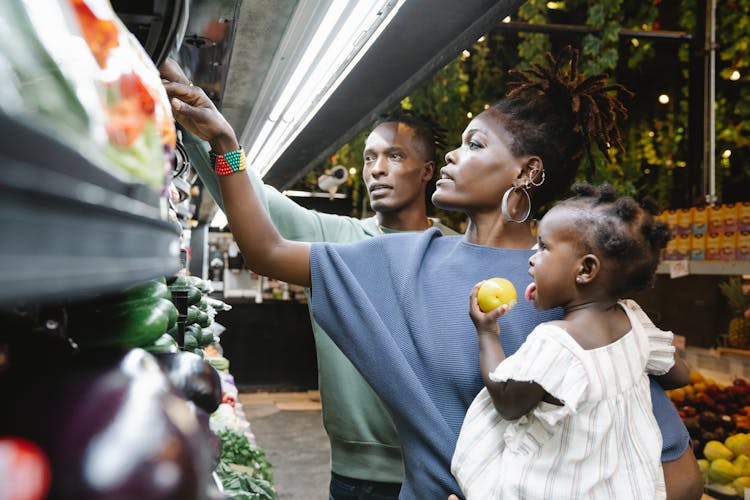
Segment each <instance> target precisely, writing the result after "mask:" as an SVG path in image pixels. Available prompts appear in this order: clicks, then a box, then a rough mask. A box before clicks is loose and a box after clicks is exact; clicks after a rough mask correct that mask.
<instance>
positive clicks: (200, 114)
mask: <svg viewBox="0 0 750 500" xmlns="http://www.w3.org/2000/svg"><path fill="white" fill-rule="evenodd" d="M159 73H160V74H161V77H162V83H163V84H164V89H165V90H166V91H167V96H169V102H170V104H171V105H172V113H173V114H174V117H175V120H177V122H178V123H179V124H180V125H182V126H183V127H185V128H186V129H187V130H189V131H190V132H192V133H194V134H195V135H197V136H198V137H200V138H201V139H203V140H204V141H207V142H208V143H209V144H210V145H211V149H212V150H213V151H214V152H215V153H227V152H229V151H235V150H237V149H239V143H238V142H237V137H236V135H235V133H234V130H233V129H232V126H231V125H230V124H229V122H227V120H226V119H225V118H224V116H223V115H222V114H221V113H220V112H219V110H218V109H216V106H215V105H214V103H213V102H212V101H211V99H210V98H209V97H208V96H207V95H206V93H205V92H204V91H203V89H201V88H200V87H195V86H193V85H192V84H191V83H190V81H189V80H188V79H187V77H186V76H185V74H184V73H183V72H182V70H181V69H180V67H179V66H178V65H177V63H176V62H175V61H173V60H171V59H167V60H166V62H164V64H162V66H161V67H160V68H159Z"/></svg>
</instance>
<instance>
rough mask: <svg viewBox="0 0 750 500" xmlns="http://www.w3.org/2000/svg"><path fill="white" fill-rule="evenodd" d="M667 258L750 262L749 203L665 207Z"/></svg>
mask: <svg viewBox="0 0 750 500" xmlns="http://www.w3.org/2000/svg"><path fill="white" fill-rule="evenodd" d="M659 218H660V219H661V220H662V221H664V222H666V223H667V224H669V227H670V229H671V231H672V239H671V240H670V241H669V243H668V244H667V248H666V249H665V251H664V260H683V259H690V260H707V261H735V260H740V261H750V202H741V203H726V204H723V205H715V206H700V207H690V208H681V209H676V210H666V211H664V212H662V213H661V214H660V215H659Z"/></svg>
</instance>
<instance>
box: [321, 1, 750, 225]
mask: <svg viewBox="0 0 750 500" xmlns="http://www.w3.org/2000/svg"><path fill="white" fill-rule="evenodd" d="M555 3H556V4H557V7H559V8H558V9H556V10H552V9H550V8H549V7H548V2H547V1H546V0H528V1H526V2H524V3H523V4H522V5H521V6H520V8H519V10H518V12H517V13H516V14H515V15H514V16H513V20H514V21H519V22H525V23H530V24H536V25H539V24H568V25H579V26H588V27H591V28H595V31H593V32H590V33H583V32H582V33H579V34H570V33H563V34H560V33H553V34H543V33H531V32H515V31H512V30H508V29H497V30H493V31H491V32H489V33H488V34H486V35H485V36H483V37H482V38H480V39H479V40H478V41H477V42H475V43H474V44H472V45H471V46H470V47H467V48H466V50H465V51H464V53H463V54H460V55H458V56H457V57H456V59H454V60H453V61H451V62H450V63H449V64H447V65H446V66H445V67H444V68H442V69H441V70H439V71H438V72H437V73H435V74H434V75H433V76H432V77H431V78H430V79H428V80H427V81H426V82H425V83H424V84H423V85H422V86H421V87H419V88H417V89H415V90H414V91H412V92H411V93H410V95H409V96H408V97H406V98H405V99H404V100H403V101H402V105H403V106H404V107H411V108H413V109H414V110H416V111H418V112H420V113H425V114H430V115H432V116H433V117H435V118H436V119H437V121H438V122H439V123H440V124H441V125H442V126H443V127H444V128H445V129H446V131H447V138H448V147H447V148H446V151H439V156H438V157H439V158H442V157H443V156H444V155H445V153H446V152H447V150H450V149H452V148H454V147H456V146H457V145H458V144H459V140H460V136H461V132H462V131H463V129H464V127H465V126H466V124H467V123H468V122H469V120H470V117H472V116H476V114H478V113H480V112H481V111H482V110H483V109H485V106H486V105H488V104H491V103H493V102H495V101H497V100H498V99H500V98H502V97H503V95H505V92H506V75H507V71H508V70H509V69H511V68H517V69H526V68H528V67H529V66H530V65H531V64H533V63H539V62H541V61H542V59H543V57H544V54H545V53H546V52H547V51H550V50H551V51H553V52H555V51H558V50H559V49H560V48H561V47H563V46H564V45H566V44H568V43H571V44H573V46H575V47H578V48H579V49H581V51H582V53H583V56H584V59H588V63H587V64H586V65H585V66H584V73H585V74H586V75H587V76H590V75H592V74H595V73H599V72H607V73H609V74H610V75H611V76H612V80H613V81H616V82H618V83H622V84H624V85H625V86H626V87H629V88H631V89H633V90H635V91H636V96H635V98H633V99H631V100H630V101H629V102H626V106H627V107H628V108H629V110H630V119H629V120H628V121H626V122H623V123H622V131H623V136H624V138H625V141H624V142H625V147H626V150H625V151H624V152H621V153H617V152H614V151H613V152H611V153H610V155H609V158H604V157H603V156H601V155H599V156H596V157H595V158H594V161H595V162H596V163H597V164H596V169H595V171H596V176H595V178H594V179H591V180H592V181H594V182H602V181H607V182H611V183H612V184H614V185H615V186H618V187H620V188H621V189H622V190H623V191H624V192H626V193H630V194H633V195H635V196H638V197H640V196H644V195H651V196H654V197H655V198H656V199H657V200H658V201H659V202H660V205H661V206H662V207H663V208H677V207H684V206H689V205H692V204H695V203H697V202H700V200H699V199H697V198H694V195H696V194H700V193H699V191H700V182H701V178H700V177H701V171H702V169H703V168H705V167H704V165H703V163H704V162H703V158H702V157H700V156H701V155H700V151H699V149H700V147H698V148H697V149H696V148H695V147H693V148H692V149H689V142H688V141H689V140H690V139H691V130H690V129H689V127H696V129H693V132H692V139H695V138H697V137H699V136H700V133H701V129H702V124H701V123H700V117H698V119H696V118H695V113H696V111H695V109H692V110H691V107H693V108H695V106H696V103H700V96H698V97H697V98H696V97H695V96H691V95H690V91H691V88H690V87H691V80H692V81H696V79H698V80H697V81H699V80H700V79H701V78H702V77H703V75H702V74H701V73H700V67H701V66H702V64H701V60H700V58H701V57H702V43H703V39H704V36H705V35H704V31H703V30H704V28H705V26H704V24H705V18H706V13H705V12H704V11H703V8H700V9H699V5H698V4H697V3H696V2H694V1H692V0H652V1H649V2H626V1H623V0H597V1H593V0H566V1H565V2H555ZM748 12H750V0H730V1H727V2H718V5H717V12H716V19H717V29H716V33H717V37H718V51H717V78H716V96H717V99H716V106H715V110H716V111H715V113H716V114H715V116H716V164H717V167H718V171H719V176H718V179H717V182H718V186H717V189H718V194H719V195H720V196H722V201H724V202H733V201H742V200H747V187H748V186H750V86H748V82H750V50H748V49H750V17H749V16H748V14H747V13H748ZM622 29H626V30H634V31H649V30H675V31H685V32H687V33H688V34H689V35H690V36H691V37H692V39H693V40H694V42H693V43H689V42H688V41H687V39H683V40H679V41H678V40H670V41H664V40H654V39H649V38H644V37H634V38H624V37H622V36H620V31H621V30H622ZM586 56H589V57H586ZM696 61H697V62H698V64H696V63H695V62H696ZM696 68H697V69H696ZM735 71H738V72H739V74H740V78H739V80H731V79H730V78H732V77H733V76H732V75H733V73H734V72H735ZM660 93H665V94H667V95H669V97H670V102H669V103H667V104H660V103H658V102H657V100H656V99H657V97H658V95H659V94H660ZM698 105H699V104H698ZM697 113H698V114H699V113H700V110H698V111H697ZM364 137H366V133H363V134H361V135H360V136H358V137H357V139H355V140H354V141H351V142H350V143H349V144H348V145H347V146H345V147H344V148H342V149H341V150H340V151H339V152H337V156H338V159H339V162H342V158H346V159H347V162H348V163H343V162H342V164H346V165H347V166H356V167H357V168H358V169H361V164H362V161H361V151H362V145H363V144H364ZM725 151H729V152H730V154H729V155H728V156H726V154H725V153H724V152H725ZM328 166H329V165H325V166H324V168H328ZM439 166H440V165H438V168H439ZM589 170H590V169H589V165H587V160H586V159H584V161H582V165H581V170H580V174H579V176H578V177H579V179H584V178H585V177H586V172H588V171H589ZM316 177H317V176H316ZM357 180H358V181H359V179H357ZM358 186H361V184H356V183H355V182H352V185H351V186H350V189H352V190H354V189H355V188H357V187H358ZM349 192H350V193H352V196H353V197H354V196H361V197H366V191H365V189H364V187H361V189H359V190H357V192H356V195H355V194H354V193H353V192H352V191H349ZM360 206H361V198H357V201H356V202H354V203H353V212H354V213H355V214H358V213H359V207H360ZM428 209H430V210H431V213H433V214H436V215H438V216H439V217H441V219H443V220H444V221H445V222H447V223H448V224H449V225H451V226H453V227H455V228H458V227H459V225H460V224H461V222H463V220H464V215H463V214H460V213H458V214H456V213H444V212H441V211H439V210H434V209H433V208H432V207H428Z"/></svg>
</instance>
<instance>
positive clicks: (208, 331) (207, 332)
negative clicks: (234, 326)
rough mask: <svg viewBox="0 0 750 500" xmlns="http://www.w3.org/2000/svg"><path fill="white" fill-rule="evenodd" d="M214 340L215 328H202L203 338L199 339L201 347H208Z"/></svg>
mask: <svg viewBox="0 0 750 500" xmlns="http://www.w3.org/2000/svg"><path fill="white" fill-rule="evenodd" d="M213 342H214V329H213V328H210V327H209V328H202V329H201V338H200V339H198V344H199V345H200V346H201V347H206V346H207V345H210V344H212V343H213Z"/></svg>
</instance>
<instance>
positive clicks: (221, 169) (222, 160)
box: [209, 148, 247, 175]
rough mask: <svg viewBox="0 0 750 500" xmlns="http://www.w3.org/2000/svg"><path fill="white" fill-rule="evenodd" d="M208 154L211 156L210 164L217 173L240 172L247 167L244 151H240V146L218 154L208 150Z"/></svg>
mask: <svg viewBox="0 0 750 500" xmlns="http://www.w3.org/2000/svg"><path fill="white" fill-rule="evenodd" d="M209 156H210V157H211V166H212V167H213V169H214V171H215V172H216V173H217V174H218V175H229V174H233V173H235V172H241V171H243V170H245V168H246V167H247V160H246V159H245V152H244V151H242V148H240V149H238V150H236V151H230V152H229V153H224V154H220V155H218V154H216V153H214V152H213V151H211V152H209Z"/></svg>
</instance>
